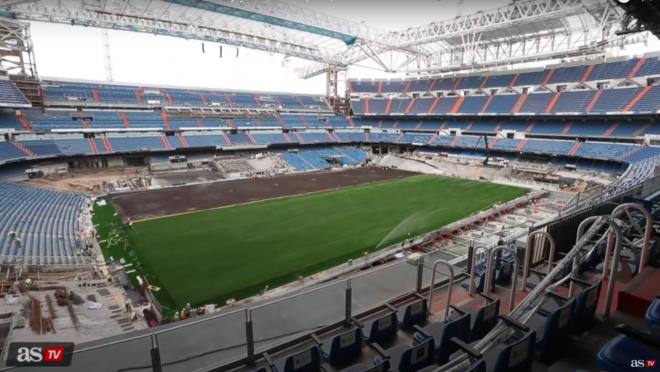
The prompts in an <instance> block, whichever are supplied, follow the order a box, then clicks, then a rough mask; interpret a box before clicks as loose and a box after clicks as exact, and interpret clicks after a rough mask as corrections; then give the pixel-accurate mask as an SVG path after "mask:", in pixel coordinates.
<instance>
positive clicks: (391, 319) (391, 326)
mask: <svg viewBox="0 0 660 372" xmlns="http://www.w3.org/2000/svg"><path fill="white" fill-rule="evenodd" d="M396 315H397V313H396V310H395V311H391V312H388V313H386V314H383V315H381V316H379V317H376V318H372V319H369V320H367V321H366V322H363V323H362V326H363V328H364V329H365V330H367V332H368V333H367V334H366V335H365V336H366V337H367V341H368V342H369V343H378V344H381V345H385V344H387V343H389V342H390V341H392V340H393V339H394V338H395V337H396V332H397V329H398V322H397V316H396Z"/></svg>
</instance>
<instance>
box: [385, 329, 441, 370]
mask: <svg viewBox="0 0 660 372" xmlns="http://www.w3.org/2000/svg"><path fill="white" fill-rule="evenodd" d="M434 350H435V345H434V344H433V338H432V337H429V338H427V339H426V340H424V341H422V342H420V343H418V344H415V345H412V346H411V345H404V344H401V345H397V346H394V347H392V348H389V349H387V350H385V353H384V355H382V357H383V358H387V359H388V360H389V362H390V366H391V368H393V369H394V370H395V371H399V372H414V371H418V370H420V369H422V368H424V367H427V366H429V365H431V364H433V357H434V355H433V351H434Z"/></svg>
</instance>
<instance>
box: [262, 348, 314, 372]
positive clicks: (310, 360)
mask: <svg viewBox="0 0 660 372" xmlns="http://www.w3.org/2000/svg"><path fill="white" fill-rule="evenodd" d="M264 358H265V359H266V361H267V363H268V365H269V367H270V369H271V370H272V371H274V372H320V371H322V370H321V352H320V351H319V348H318V347H317V346H312V347H310V348H308V349H305V350H303V351H300V352H297V353H295V354H293V355H289V356H286V357H283V358H281V359H278V360H275V361H273V360H272V359H271V358H270V356H269V355H268V354H266V355H264Z"/></svg>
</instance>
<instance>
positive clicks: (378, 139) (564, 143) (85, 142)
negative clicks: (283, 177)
mask: <svg viewBox="0 0 660 372" xmlns="http://www.w3.org/2000/svg"><path fill="white" fill-rule="evenodd" d="M443 125H444V126H446V128H445V129H446V130H447V131H443V132H441V133H440V134H438V133H424V132H399V131H396V130H391V131H388V130H387V129H384V130H373V129H372V130H370V131H369V132H365V131H363V130H351V129H346V130H337V131H325V130H310V131H295V132H286V131H282V130H264V131H250V132H239V133H228V132H225V131H221V130H216V131H213V130H209V131H183V132H180V133H164V132H157V131H152V132H127V133H119V132H117V133H115V132H110V133H106V134H103V135H96V136H95V137H86V136H85V135H84V134H76V133H67V134H43V135H42V134H27V135H21V136H17V137H16V138H15V140H14V141H13V142H8V141H6V140H4V139H2V140H0V163H4V162H11V161H16V160H21V159H28V158H29V159H34V158H50V157H58V156H77V155H97V154H110V153H132V152H161V151H172V150H177V149H179V150H183V149H195V148H200V149H201V148H213V149H219V148H232V147H240V146H271V145H280V146H283V145H293V144H300V145H315V144H318V145H332V144H336V143H365V144H410V145H415V146H439V147H448V148H456V149H473V150H476V151H483V150H484V149H485V141H484V140H483V137H482V136H480V135H477V133H476V132H481V131H489V130H490V126H492V125H495V126H502V125H501V124H497V123H476V122H475V123H461V124H460V125H456V126H457V127H458V128H454V124H447V123H445V124H443ZM589 125H591V124H589ZM533 126H534V128H535V131H532V132H531V134H551V133H552V134H557V135H559V134H561V135H563V136H566V135H569V134H575V133H574V128H575V124H572V123H568V124H562V127H564V128H565V129H563V130H562V131H563V132H565V133H558V132H557V130H556V128H557V127H558V125H556V123H536V124H534V125H533ZM546 126H547V127H548V128H546ZM607 126H608V124H602V125H591V126H590V127H589V130H592V131H602V130H605V128H606V127H607ZM610 127H611V126H610ZM454 129H456V130H462V131H463V133H462V134H457V133H452V131H453V130H454ZM546 129H551V130H548V131H546ZM608 130H609V129H608ZM473 132H474V133H473ZM488 146H489V149H492V150H499V151H504V152H514V153H537V154H543V155H551V156H557V155H559V156H575V157H580V158H586V159H600V160H614V161H628V162H634V161H639V160H642V159H644V158H647V157H650V156H653V155H655V151H656V149H657V147H655V146H646V145H638V144H625V143H616V142H603V141H600V140H597V139H594V140H588V141H575V139H574V138H571V139H546V138H534V137H526V138H506V137H500V136H491V137H490V138H489V140H488Z"/></svg>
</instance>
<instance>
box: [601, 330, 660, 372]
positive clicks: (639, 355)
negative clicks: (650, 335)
mask: <svg viewBox="0 0 660 372" xmlns="http://www.w3.org/2000/svg"><path fill="white" fill-rule="evenodd" d="M596 360H597V361H598V367H600V368H602V369H603V370H605V371H608V372H618V371H634V370H637V369H642V370H643V369H644V368H642V367H645V365H644V364H645V361H646V360H655V361H656V363H657V361H658V360H660V352H658V349H657V347H656V348H653V347H652V346H650V345H647V344H645V343H643V342H640V341H638V340H635V339H634V338H632V337H630V336H627V335H618V336H616V337H614V338H613V339H612V340H610V341H609V342H608V343H607V344H605V346H603V347H602V348H601V349H600V351H599V352H598V355H597V357H596ZM639 362H641V363H642V364H641V365H636V367H633V365H632V363H639ZM656 368H657V366H656Z"/></svg>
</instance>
